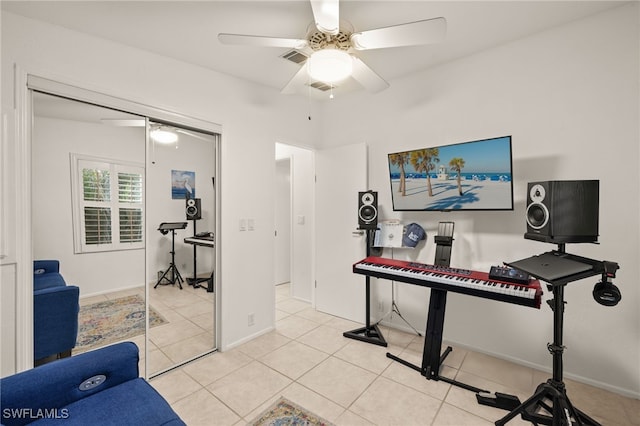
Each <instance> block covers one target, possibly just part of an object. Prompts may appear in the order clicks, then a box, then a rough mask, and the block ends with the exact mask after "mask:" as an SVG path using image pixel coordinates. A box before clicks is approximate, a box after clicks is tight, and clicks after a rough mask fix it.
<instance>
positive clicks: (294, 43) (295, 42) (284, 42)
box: [218, 33, 307, 49]
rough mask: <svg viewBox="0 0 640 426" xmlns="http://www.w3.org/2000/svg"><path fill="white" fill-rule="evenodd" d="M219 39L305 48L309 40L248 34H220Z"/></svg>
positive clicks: (230, 41)
mask: <svg viewBox="0 0 640 426" xmlns="http://www.w3.org/2000/svg"><path fill="white" fill-rule="evenodd" d="M218 40H220V43H222V44H241V45H245V46H264V47H286V48H291V49H303V48H304V47H306V46H307V41H306V40H304V39H296V38H279V37H265V36H255V35H246V34H228V33H220V34H218Z"/></svg>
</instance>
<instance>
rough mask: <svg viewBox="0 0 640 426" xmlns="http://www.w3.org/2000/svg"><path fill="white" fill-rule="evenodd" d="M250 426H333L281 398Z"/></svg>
mask: <svg viewBox="0 0 640 426" xmlns="http://www.w3.org/2000/svg"><path fill="white" fill-rule="evenodd" d="M251 424H252V425H254V426H285V425H287V426H302V425H305V426H307V425H309V426H333V423H330V422H328V421H326V420H325V419H323V418H322V417H320V416H317V415H315V414H313V413H312V412H310V411H308V410H306V409H304V408H302V407H300V406H299V405H297V404H294V403H293V402H291V401H289V400H288V399H286V398H283V397H280V399H279V400H278V401H276V403H275V404H273V405H272V406H271V407H269V408H267V409H266V410H265V411H264V412H263V413H262V414H260V415H259V416H258V418H256V419H255V420H254V421H252V422H251Z"/></svg>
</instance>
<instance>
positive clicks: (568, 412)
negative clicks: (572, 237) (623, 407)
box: [495, 244, 617, 426]
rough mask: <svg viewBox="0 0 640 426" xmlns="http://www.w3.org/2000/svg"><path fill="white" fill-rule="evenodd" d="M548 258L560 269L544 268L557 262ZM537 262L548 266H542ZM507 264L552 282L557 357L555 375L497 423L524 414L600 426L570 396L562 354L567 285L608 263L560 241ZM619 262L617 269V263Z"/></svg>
mask: <svg viewBox="0 0 640 426" xmlns="http://www.w3.org/2000/svg"><path fill="white" fill-rule="evenodd" d="M543 258H544V259H543ZM545 259H546V260H552V259H556V260H555V262H557V265H556V268H555V269H556V271H553V270H552V271H549V270H544V269H548V268H547V267H548V266H549V265H550V264H551V263H553V262H554V261H552V262H546V261H545ZM536 263H538V264H539V265H544V266H541V267H538V266H536ZM507 265H509V266H511V267H513V268H516V269H520V270H523V271H524V272H527V273H529V274H530V275H533V276H535V277H537V278H539V279H541V280H543V281H546V282H548V283H549V287H551V289H552V291H553V299H552V300H549V301H547V303H548V304H549V306H550V307H551V310H552V311H553V343H549V344H547V348H548V349H549V352H550V353H551V355H552V356H553V377H552V378H551V379H549V380H547V381H546V382H545V383H542V384H540V385H539V386H538V388H537V389H536V392H535V393H534V394H533V396H531V397H530V398H529V399H527V400H526V401H524V402H523V403H522V404H520V406H518V407H516V408H515V409H514V410H513V411H511V412H510V413H509V414H507V415H506V416H504V417H503V418H502V419H500V420H498V421H497V422H495V424H496V425H497V426H501V425H505V424H506V423H507V422H508V421H509V420H511V419H513V418H514V417H516V416H517V415H519V414H520V415H521V416H522V418H523V419H524V420H528V421H530V422H533V423H534V424H536V425H538V424H544V425H552V426H572V425H578V426H581V425H585V426H600V423H598V422H597V421H595V420H594V419H592V418H591V417H589V416H588V415H586V414H585V413H583V412H582V411H580V410H578V409H577V408H575V407H574V406H573V404H572V403H571V401H570V400H569V398H568V396H567V391H566V388H565V384H564V382H563V379H562V370H563V364H562V354H563V352H564V346H563V345H562V337H563V320H564V305H565V303H566V302H565V300H564V288H565V286H566V285H567V284H568V283H570V282H572V281H576V280H580V279H583V278H588V277H590V276H594V275H597V274H600V273H603V271H604V262H599V261H595V260H592V259H587V258H584V257H579V256H574V255H571V254H568V253H566V252H565V247H564V244H559V245H558V250H557V251H553V252H550V253H545V254H544V255H541V256H534V257H531V258H528V259H523V260H521V261H517V262H513V263H511V264H507ZM580 265H582V266H580ZM615 265H616V269H617V264H615ZM563 268H564V269H565V270H566V271H570V272H569V273H570V274H569V275H564V276H559V277H552V276H551V275H549V274H550V273H554V272H556V273H554V274H553V275H557V271H559V270H562V269H563ZM575 271H578V272H575ZM614 272H615V271H614Z"/></svg>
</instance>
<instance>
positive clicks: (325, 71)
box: [218, 0, 447, 93]
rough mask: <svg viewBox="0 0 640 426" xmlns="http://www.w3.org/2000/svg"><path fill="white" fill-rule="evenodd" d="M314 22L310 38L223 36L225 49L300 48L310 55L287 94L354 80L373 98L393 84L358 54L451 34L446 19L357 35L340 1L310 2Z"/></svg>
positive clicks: (433, 39)
mask: <svg viewBox="0 0 640 426" xmlns="http://www.w3.org/2000/svg"><path fill="white" fill-rule="evenodd" d="M310 1H311V9H312V12H313V18H314V23H313V24H312V25H310V29H309V31H308V33H307V35H306V37H305V38H300V39H293V38H280V37H270V36H260V35H246V34H229V33H220V34H218V40H220V42H221V43H223V44H230V45H247V46H265V47H277V48H289V49H294V50H295V51H297V52H298V53H301V54H302V55H304V57H305V58H308V59H304V60H303V62H301V63H303V65H302V67H301V68H300V70H299V71H298V72H297V73H296V74H295V75H294V76H293V78H292V79H291V80H290V81H289V82H288V83H287V85H286V86H285V87H284V88H283V89H282V93H294V92H295V89H296V88H297V87H300V86H302V85H304V84H305V83H309V82H310V80H314V81H316V82H321V83H325V84H326V85H329V86H330V87H333V85H334V84H335V83H337V82H340V81H343V80H344V79H346V78H348V77H353V79H354V80H356V81H357V82H358V83H360V84H361V85H362V86H363V87H364V88H365V89H367V90H368V91H369V92H371V93H377V92H380V91H382V90H384V89H386V88H387V87H389V83H387V82H386V81H385V80H384V79H383V78H382V77H380V76H379V75H378V74H377V73H376V72H375V71H373V70H372V69H371V68H369V66H367V65H366V64H365V63H364V62H363V61H362V60H361V59H360V58H358V56H357V52H358V51H362V50H371V49H385V48H390V47H401V46H415V45H422V44H431V43H438V42H440V41H442V40H444V37H445V35H446V31H447V21H446V19H445V18H432V19H425V20H421V21H416V22H410V23H406V24H400V25H394V26H389V27H383V28H377V29H372V30H367V31H359V32H356V31H354V30H353V28H351V25H350V24H349V23H348V22H346V21H341V20H340V13H339V0H310Z"/></svg>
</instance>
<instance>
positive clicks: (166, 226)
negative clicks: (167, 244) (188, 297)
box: [153, 222, 187, 290]
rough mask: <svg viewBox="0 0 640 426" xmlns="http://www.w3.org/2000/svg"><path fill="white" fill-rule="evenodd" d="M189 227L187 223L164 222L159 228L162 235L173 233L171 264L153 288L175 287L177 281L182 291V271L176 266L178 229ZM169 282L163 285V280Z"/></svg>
mask: <svg viewBox="0 0 640 426" xmlns="http://www.w3.org/2000/svg"><path fill="white" fill-rule="evenodd" d="M186 227H187V222H162V223H161V224H160V226H158V231H160V233H161V234H162V235H167V233H168V232H169V231H171V251H170V253H171V264H170V265H169V268H167V270H166V271H164V274H162V276H161V277H160V278H158V282H157V283H156V285H155V286H153V288H156V287H158V286H159V285H169V284H172V285H175V283H176V281H177V282H178V286H179V287H180V290H182V282H183V281H184V280H183V279H182V275H180V271H178V267H177V266H176V248H175V247H176V229H185V228H186ZM169 271H171V279H169V278H168V277H167V274H168V273H169ZM163 279H164V280H167V282H166V283H163V282H162V280H163Z"/></svg>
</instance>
